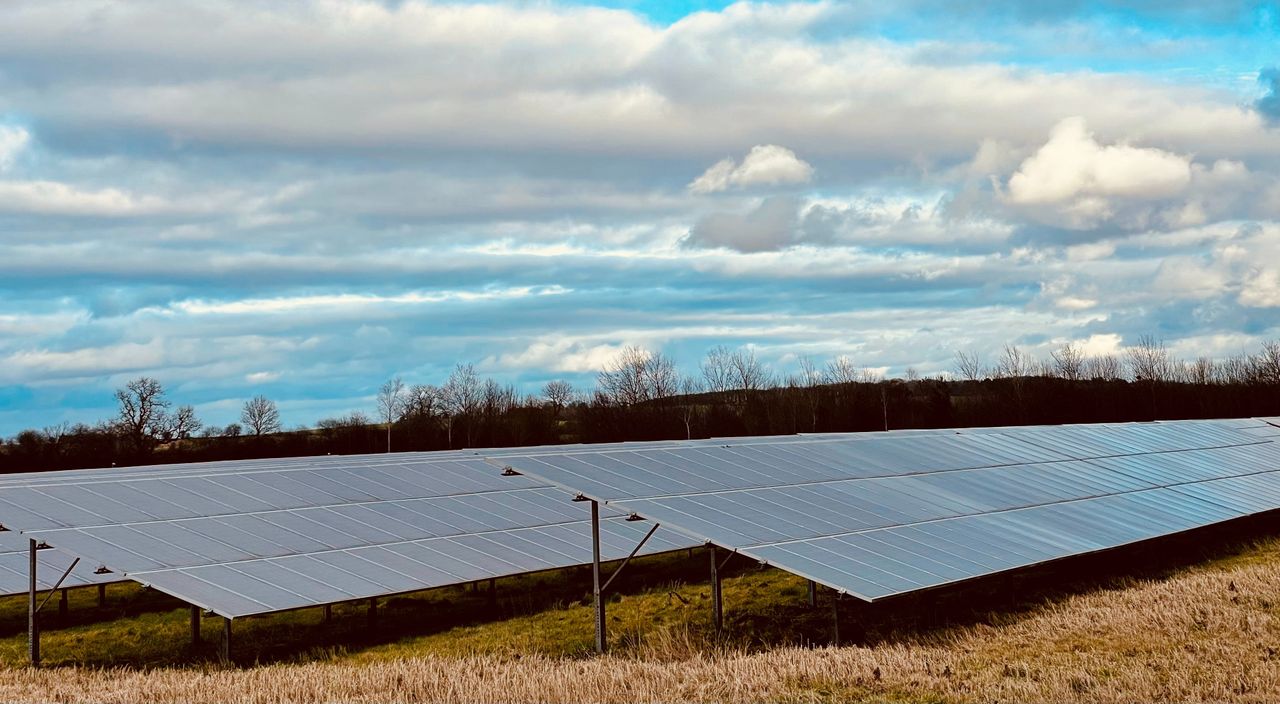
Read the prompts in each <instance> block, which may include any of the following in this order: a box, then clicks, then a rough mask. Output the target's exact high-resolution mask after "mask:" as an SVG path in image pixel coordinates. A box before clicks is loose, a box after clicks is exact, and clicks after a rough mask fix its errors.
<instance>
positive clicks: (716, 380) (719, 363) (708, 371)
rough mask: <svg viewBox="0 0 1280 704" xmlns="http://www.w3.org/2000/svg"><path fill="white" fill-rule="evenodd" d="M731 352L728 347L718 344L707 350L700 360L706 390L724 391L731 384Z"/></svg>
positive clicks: (713, 391)
mask: <svg viewBox="0 0 1280 704" xmlns="http://www.w3.org/2000/svg"><path fill="white" fill-rule="evenodd" d="M731 355H732V352H730V351H729V348H728V347H725V346H724V345H719V346H717V347H712V348H711V349H710V350H707V356H706V357H705V358H704V359H703V360H702V378H703V379H704V380H706V382H707V390H708V391H710V392H712V393H724V392H725V391H728V390H729V389H730V387H731V386H732V384H733V368H732V365H731V363H730V357H731Z"/></svg>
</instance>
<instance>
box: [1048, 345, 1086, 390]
mask: <svg viewBox="0 0 1280 704" xmlns="http://www.w3.org/2000/svg"><path fill="white" fill-rule="evenodd" d="M1049 355H1050V356H1051V357H1052V358H1053V373H1054V374H1055V375H1057V376H1058V377H1059V378H1062V379H1067V380H1068V381H1078V380H1079V379H1080V375H1081V374H1082V373H1083V372H1084V353H1083V352H1082V351H1081V350H1080V348H1079V347H1077V346H1075V345H1073V344H1071V343H1070V342H1068V343H1066V344H1065V345H1063V346H1062V347H1059V348H1058V349H1056V350H1054V351H1052V352H1050V353H1049Z"/></svg>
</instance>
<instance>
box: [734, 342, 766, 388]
mask: <svg viewBox="0 0 1280 704" xmlns="http://www.w3.org/2000/svg"><path fill="white" fill-rule="evenodd" d="M729 361H730V367H731V368H732V369H733V384H734V386H735V387H736V388H738V389H742V390H743V391H756V390H759V389H763V388H765V387H767V386H769V385H770V384H772V383H773V373H772V372H770V371H769V368H768V367H766V366H765V365H764V362H761V361H760V360H759V359H758V358H757V357H756V352H755V350H754V349H752V348H750V347H744V348H741V349H738V350H734V352H733V354H731V355H730V357H729Z"/></svg>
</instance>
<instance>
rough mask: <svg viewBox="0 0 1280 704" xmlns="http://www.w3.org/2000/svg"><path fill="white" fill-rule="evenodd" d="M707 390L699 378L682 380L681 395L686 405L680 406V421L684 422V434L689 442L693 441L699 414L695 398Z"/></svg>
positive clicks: (687, 377) (690, 377)
mask: <svg viewBox="0 0 1280 704" xmlns="http://www.w3.org/2000/svg"><path fill="white" fill-rule="evenodd" d="M705 390H706V387H705V386H704V385H703V383H702V380H700V379H698V378H697V377H692V376H686V377H683V378H682V379H680V395H681V396H683V397H684V404H683V405H682V406H680V420H682V421H684V434H685V439H687V440H691V439H693V419H694V417H695V415H696V414H697V412H698V406H697V404H696V403H694V397H695V396H697V395H698V394H701V393H702V392H703V391H705Z"/></svg>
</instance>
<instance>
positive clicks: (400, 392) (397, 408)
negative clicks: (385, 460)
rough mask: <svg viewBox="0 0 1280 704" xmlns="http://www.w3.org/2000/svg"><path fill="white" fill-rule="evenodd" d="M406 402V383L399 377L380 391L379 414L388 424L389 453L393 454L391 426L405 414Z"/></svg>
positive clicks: (390, 380)
mask: <svg viewBox="0 0 1280 704" xmlns="http://www.w3.org/2000/svg"><path fill="white" fill-rule="evenodd" d="M404 400H405V399H404V381H403V380H402V379H401V378H400V377H398V376H397V377H394V378H392V379H389V380H387V383H385V384H383V385H382V388H380V389H378V414H379V415H380V416H381V417H382V422H383V423H386V424H387V452H391V426H392V424H394V423H395V422H396V421H397V420H400V416H401V415H402V414H403V413H404Z"/></svg>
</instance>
